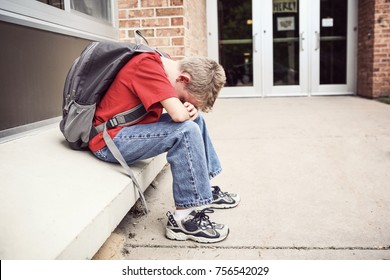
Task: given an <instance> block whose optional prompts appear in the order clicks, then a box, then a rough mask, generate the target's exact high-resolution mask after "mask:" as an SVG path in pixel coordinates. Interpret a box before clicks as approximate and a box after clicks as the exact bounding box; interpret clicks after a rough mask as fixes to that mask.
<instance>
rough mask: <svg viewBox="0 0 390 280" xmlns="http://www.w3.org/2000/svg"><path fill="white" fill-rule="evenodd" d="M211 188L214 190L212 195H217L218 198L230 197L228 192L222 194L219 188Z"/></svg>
mask: <svg viewBox="0 0 390 280" xmlns="http://www.w3.org/2000/svg"><path fill="white" fill-rule="evenodd" d="M213 188H214V190H213V193H214V194H217V195H219V196H221V197H224V196H228V197H230V194H229V193H228V192H223V191H221V188H220V187H218V186H213Z"/></svg>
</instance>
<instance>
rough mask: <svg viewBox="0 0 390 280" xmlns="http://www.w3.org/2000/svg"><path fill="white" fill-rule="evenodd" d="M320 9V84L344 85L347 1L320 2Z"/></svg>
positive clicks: (324, 0)
mask: <svg viewBox="0 0 390 280" xmlns="http://www.w3.org/2000/svg"><path fill="white" fill-rule="evenodd" d="M320 9H321V10H320V14H321V16H320V27H321V28H320V38H317V40H320V84H321V85H324V84H346V81H347V25H348V22H347V10H348V0H321V7H320ZM317 44H318V42H317Z"/></svg>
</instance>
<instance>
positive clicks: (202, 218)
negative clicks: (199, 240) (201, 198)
mask: <svg viewBox="0 0 390 280" xmlns="http://www.w3.org/2000/svg"><path fill="white" fill-rule="evenodd" d="M206 213H207V214H211V213H214V210H212V209H210V208H205V209H203V210H201V211H198V212H196V214H195V216H194V218H193V219H192V221H193V222H194V223H196V224H197V225H198V226H199V227H204V226H206V227H207V226H208V225H209V226H211V227H212V228H213V227H214V223H212V222H210V217H209V216H208V215H207V214H206Z"/></svg>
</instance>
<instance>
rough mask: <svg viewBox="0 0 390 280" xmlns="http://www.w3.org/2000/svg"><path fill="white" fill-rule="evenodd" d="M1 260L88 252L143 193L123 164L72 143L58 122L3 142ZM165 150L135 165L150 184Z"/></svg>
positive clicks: (63, 256)
mask: <svg viewBox="0 0 390 280" xmlns="http://www.w3.org/2000/svg"><path fill="white" fill-rule="evenodd" d="M0 155H1V160H0V174H1V183H0V220H1V224H0V259H90V258H92V257H93V255H94V254H95V253H96V252H97V250H98V249H99V248H100V247H101V245H102V244H103V243H104V242H105V240H106V239H107V238H108V236H109V235H110V234H111V232H112V231H113V230H114V229H115V227H116V226H117V225H118V224H119V223H120V221H121V220H122V219H123V217H124V216H125V215H126V213H127V212H128V211H129V210H130V208H131V207H132V206H133V205H134V203H135V202H136V200H137V198H138V193H137V191H136V189H135V188H134V186H133V183H132V182H131V180H130V178H129V177H128V176H127V175H125V173H124V171H123V170H122V167H121V166H120V165H118V164H110V163H106V162H103V161H100V160H98V159H96V158H95V157H94V156H93V155H92V154H91V153H90V152H87V151H74V150H71V149H70V148H69V147H68V146H67V143H66V142H65V140H64V138H63V136H62V134H61V132H60V131H59V129H58V124H56V125H50V126H47V127H45V128H41V129H39V130H35V131H34V132H30V133H27V134H24V135H23V137H20V138H18V139H13V140H12V141H8V142H4V141H3V143H1V144H0ZM165 165H166V158H165V155H160V156H158V157H156V158H153V159H150V160H146V161H141V162H139V163H137V164H136V165H134V166H132V169H133V171H134V173H135V175H136V177H137V179H138V181H139V183H140V185H141V188H142V189H143V190H145V189H146V188H147V187H148V186H149V185H150V183H151V182H152V181H153V180H154V178H155V177H156V176H157V174H158V173H159V172H160V171H161V170H162V168H163V167H164V166H165Z"/></svg>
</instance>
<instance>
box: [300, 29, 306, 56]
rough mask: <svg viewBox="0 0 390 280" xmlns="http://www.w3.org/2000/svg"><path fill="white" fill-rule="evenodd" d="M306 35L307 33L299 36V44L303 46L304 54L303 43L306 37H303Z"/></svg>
mask: <svg viewBox="0 0 390 280" xmlns="http://www.w3.org/2000/svg"><path fill="white" fill-rule="evenodd" d="M304 34H305V32H302V33H301V34H299V44H300V45H301V51H302V52H303V51H304V50H305V49H304V48H303V41H304V40H305V37H303V35H304Z"/></svg>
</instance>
